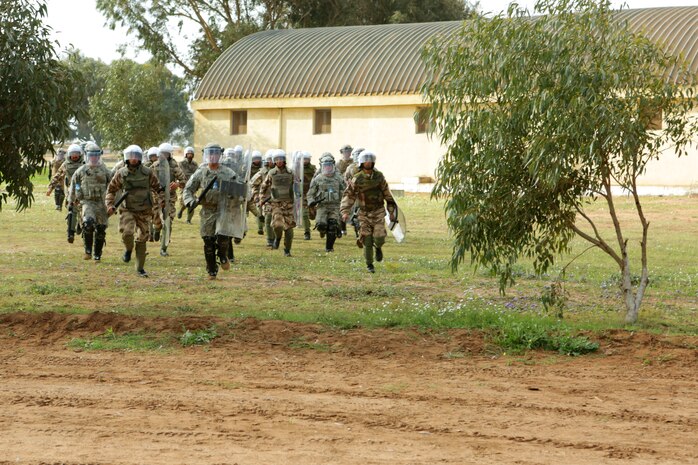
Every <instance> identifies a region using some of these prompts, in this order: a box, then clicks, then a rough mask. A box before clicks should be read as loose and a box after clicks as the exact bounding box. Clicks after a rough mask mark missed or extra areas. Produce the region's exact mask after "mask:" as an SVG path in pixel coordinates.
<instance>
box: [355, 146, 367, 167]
mask: <svg viewBox="0 0 698 465" xmlns="http://www.w3.org/2000/svg"><path fill="white" fill-rule="evenodd" d="M364 150H366V149H364V148H363V147H359V148H357V149H354V151H353V152H351V159H352V160H354V163H358V162H359V154H360V153H361V152H363V151H364Z"/></svg>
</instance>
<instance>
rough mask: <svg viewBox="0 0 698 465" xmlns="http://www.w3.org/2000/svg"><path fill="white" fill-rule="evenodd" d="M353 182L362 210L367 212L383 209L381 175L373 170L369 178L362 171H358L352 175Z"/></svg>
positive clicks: (382, 179)
mask: <svg viewBox="0 0 698 465" xmlns="http://www.w3.org/2000/svg"><path fill="white" fill-rule="evenodd" d="M353 181H354V188H355V189H356V191H357V193H358V198H359V204H360V205H361V207H362V208H364V209H365V210H368V211H372V210H378V209H379V208H383V199H384V197H383V188H382V184H383V181H384V178H383V173H381V172H380V171H376V170H374V171H373V174H372V175H371V176H370V177H369V175H367V174H366V173H364V172H363V171H359V172H358V173H357V174H355V175H354V180H353Z"/></svg>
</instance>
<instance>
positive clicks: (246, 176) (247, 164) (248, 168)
mask: <svg viewBox="0 0 698 465" xmlns="http://www.w3.org/2000/svg"><path fill="white" fill-rule="evenodd" d="M242 165H243V167H244V168H243V172H242V176H241V179H242V180H244V182H245V186H246V187H247V192H246V193H245V196H244V198H243V199H242V203H241V209H240V210H241V213H242V217H243V221H244V225H245V227H244V231H245V232H247V202H249V201H250V200H251V199H252V185H251V184H252V183H251V182H250V174H251V172H252V148H251V147H250V148H249V149H247V151H246V152H245V155H244V156H243V160H242Z"/></svg>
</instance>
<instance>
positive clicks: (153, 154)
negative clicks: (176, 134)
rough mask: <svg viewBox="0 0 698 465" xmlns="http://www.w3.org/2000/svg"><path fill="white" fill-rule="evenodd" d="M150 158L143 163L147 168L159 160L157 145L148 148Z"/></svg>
mask: <svg viewBox="0 0 698 465" xmlns="http://www.w3.org/2000/svg"><path fill="white" fill-rule="evenodd" d="M147 155H148V159H147V160H146V161H145V163H143V165H144V166H145V167H147V168H150V167H151V166H153V163H155V162H156V161H158V148H157V147H150V148H149V149H148V154H147Z"/></svg>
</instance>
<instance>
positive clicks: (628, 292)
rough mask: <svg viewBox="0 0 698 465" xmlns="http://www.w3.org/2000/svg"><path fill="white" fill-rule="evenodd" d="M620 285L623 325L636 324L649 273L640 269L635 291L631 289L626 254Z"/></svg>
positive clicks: (631, 284) (643, 268)
mask: <svg viewBox="0 0 698 465" xmlns="http://www.w3.org/2000/svg"><path fill="white" fill-rule="evenodd" d="M621 272H622V284H621V289H622V290H623V298H624V299H625V310H626V313H625V323H626V324H635V323H637V317H638V315H639V313H640V305H641V304H642V298H643V297H644V295H645V289H646V288H647V284H649V273H648V270H647V267H646V266H643V267H642V276H641V277H640V283H639V284H638V286H637V289H633V283H632V275H631V274H630V263H629V260H628V256H627V254H624V256H623V269H622V270H621Z"/></svg>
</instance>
